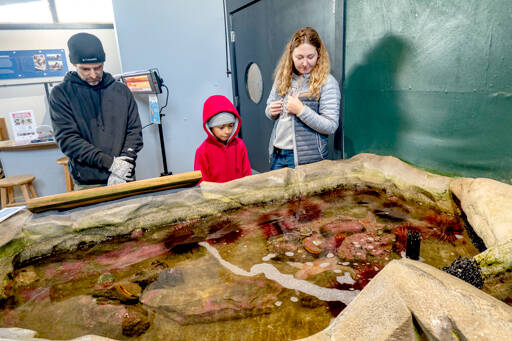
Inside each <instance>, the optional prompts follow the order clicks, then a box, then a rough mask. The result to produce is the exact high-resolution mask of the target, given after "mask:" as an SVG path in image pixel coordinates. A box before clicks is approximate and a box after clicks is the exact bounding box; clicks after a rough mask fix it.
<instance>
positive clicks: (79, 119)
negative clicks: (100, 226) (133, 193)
mask: <svg viewBox="0 0 512 341" xmlns="http://www.w3.org/2000/svg"><path fill="white" fill-rule="evenodd" d="M68 48H69V59H70V61H71V63H72V64H73V65H74V66H75V67H76V72H75V71H71V72H68V73H67V74H66V76H65V77H64V81H63V82H62V83H60V84H58V85H57V86H56V87H55V88H54V89H53V90H52V93H51V95H50V116H51V119H52V125H53V130H54V132H55V138H56V140H57V143H58V144H59V147H60V149H61V150H62V152H63V153H64V154H65V155H67V156H68V157H69V163H68V167H69V171H70V173H71V176H72V177H73V181H74V182H75V184H77V185H78V186H75V187H76V188H78V189H83V188H87V187H88V186H87V185H96V186H98V185H105V184H107V185H114V184H119V183H124V182H126V181H133V180H134V178H135V159H136V157H137V152H138V151H139V150H141V149H142V128H141V124H140V119H139V112H138V110H137V105H136V103H135V100H134V98H133V95H132V93H131V92H130V90H129V89H128V88H127V87H126V86H125V85H124V84H122V83H120V82H116V81H115V80H114V78H113V77H112V75H111V74H110V73H107V72H103V62H104V61H105V52H104V51H103V46H102V44H101V41H100V40H99V39H98V38H97V37H96V36H94V35H92V34H88V33H78V34H75V35H73V36H72V37H71V38H70V39H69V40H68ZM84 185H86V186H84Z"/></svg>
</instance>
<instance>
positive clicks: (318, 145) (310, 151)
mask: <svg viewBox="0 0 512 341" xmlns="http://www.w3.org/2000/svg"><path fill="white" fill-rule="evenodd" d="M300 100H301V102H302V103H303V104H304V105H307V106H308V107H310V108H311V109H312V110H313V111H315V112H318V107H319V103H318V101H317V100H315V99H312V98H302V97H301V98H300ZM293 121H294V127H293V128H294V130H295V147H296V151H295V164H296V165H305V164H308V163H312V162H317V161H322V160H325V159H327V157H328V154H329V152H328V147H327V142H328V140H329V137H328V135H324V134H320V133H318V132H316V131H315V130H313V129H311V128H310V127H308V126H307V125H305V124H304V123H303V122H302V121H301V120H300V118H297V117H294V120H293Z"/></svg>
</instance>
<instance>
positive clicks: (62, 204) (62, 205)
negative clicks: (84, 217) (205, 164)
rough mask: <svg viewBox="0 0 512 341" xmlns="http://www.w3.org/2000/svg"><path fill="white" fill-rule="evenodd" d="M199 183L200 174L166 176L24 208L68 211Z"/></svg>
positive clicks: (47, 199)
mask: <svg viewBox="0 0 512 341" xmlns="http://www.w3.org/2000/svg"><path fill="white" fill-rule="evenodd" d="M200 179H201V172H200V171H195V172H186V173H180V174H175V175H167V176H162V177H159V178H152V179H145V180H138V181H133V182H127V183H124V184H119V185H113V186H104V187H97V188H90V189H85V190H81V191H74V192H67V193H61V194H54V195H48V196H45V197H39V198H34V199H31V200H29V201H28V202H27V208H28V209H29V210H30V211H32V212H43V211H48V210H61V209H70V208H75V207H80V206H85V205H90V204H96V203H100V202H105V201H110V200H114V199H119V198H124V197H129V196H133V195H138V194H143V193H150V192H157V191H162V190H167V189H173V188H182V187H192V186H195V185H196V184H197V182H198V181H199V180H200Z"/></svg>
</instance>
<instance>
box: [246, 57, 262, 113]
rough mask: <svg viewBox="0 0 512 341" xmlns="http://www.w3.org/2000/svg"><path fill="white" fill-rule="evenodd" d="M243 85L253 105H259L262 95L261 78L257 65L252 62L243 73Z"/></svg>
mask: <svg viewBox="0 0 512 341" xmlns="http://www.w3.org/2000/svg"><path fill="white" fill-rule="evenodd" d="M245 85H246V87H247V92H248V93H249V97H250V98H251V100H252V101H253V102H254V103H259V101H260V100H261V96H262V95H263V78H262V77H261V71H260V68H259V66H258V64H256V63H252V62H251V63H250V64H249V67H248V68H247V71H246V72H245Z"/></svg>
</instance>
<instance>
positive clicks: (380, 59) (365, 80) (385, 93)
mask: <svg viewBox="0 0 512 341" xmlns="http://www.w3.org/2000/svg"><path fill="white" fill-rule="evenodd" d="M411 50H412V47H411V44H410V43H408V42H407V41H406V40H404V39H402V38H400V37H397V36H395V35H386V36H384V37H383V38H382V39H380V41H379V42H378V44H377V45H376V46H375V47H374V48H372V49H371V50H370V51H369V52H368V53H367V54H366V55H365V57H364V59H363V60H362V62H361V64H359V65H356V66H355V67H353V68H352V70H351V71H350V72H349V73H348V74H347V77H346V78H345V79H346V81H345V89H344V92H345V111H344V112H345V141H344V143H345V157H352V156H353V155H355V154H358V153H375V154H382V155H394V156H397V157H400V155H397V154H399V150H400V143H401V141H400V138H399V135H400V133H401V132H403V131H406V130H407V129H408V128H409V124H408V122H407V117H406V116H405V114H404V112H405V111H404V108H403V102H402V100H401V98H400V97H401V96H400V89H398V84H397V76H398V73H399V70H400V67H401V66H402V65H403V64H404V63H405V61H406V59H407V57H408V56H409V55H410V54H411ZM397 90H398V91H397Z"/></svg>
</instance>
